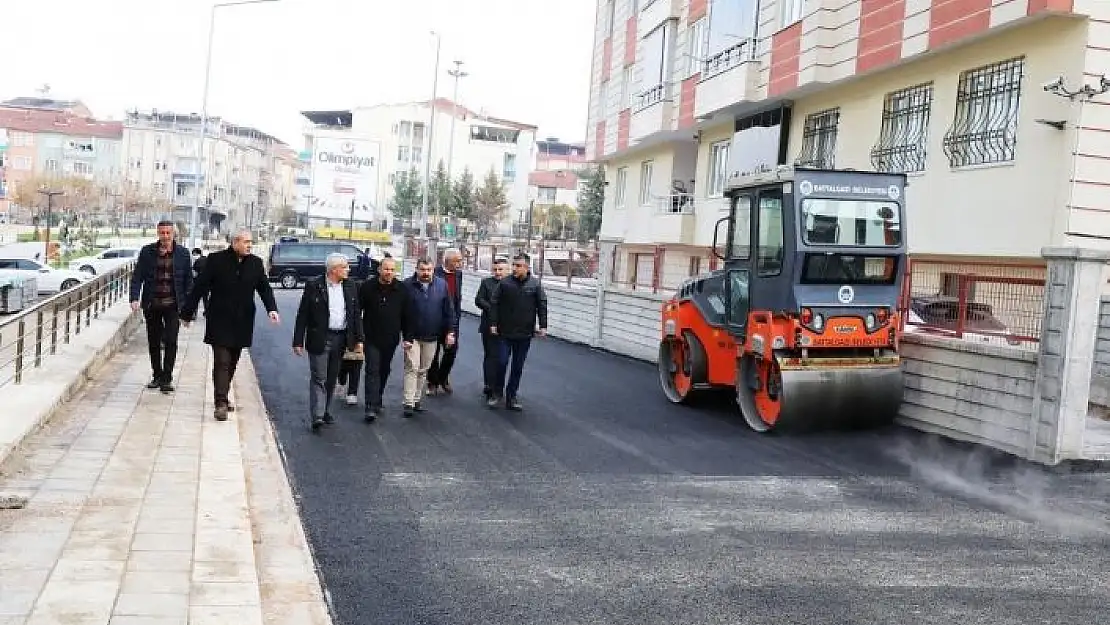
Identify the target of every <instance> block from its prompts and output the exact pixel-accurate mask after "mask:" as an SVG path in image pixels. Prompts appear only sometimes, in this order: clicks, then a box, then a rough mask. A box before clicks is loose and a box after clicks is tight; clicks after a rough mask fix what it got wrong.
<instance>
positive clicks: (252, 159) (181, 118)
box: [120, 110, 296, 235]
mask: <svg viewBox="0 0 1110 625" xmlns="http://www.w3.org/2000/svg"><path fill="white" fill-rule="evenodd" d="M201 121H202V119H201V116H200V115H197V114H194V113H190V114H181V113H174V112H165V111H157V110H152V111H150V112H140V111H137V110H133V111H129V112H128V113H127V118H126V121H125V122H124V131H123V134H124V138H123V147H122V154H121V163H122V167H121V177H120V182H121V183H122V187H123V189H124V190H123V193H124V194H131V195H134V196H138V197H140V198H143V200H142V201H148V202H151V203H153V204H155V205H165V206H166V207H169V208H168V211H167V214H164V215H159V217H171V218H173V219H174V220H176V221H179V222H184V223H189V220H190V218H191V212H192V207H193V205H194V202H196V201H197V197H198V195H197V193H198V191H199V199H200V202H199V203H200V207H199V211H198V217H197V222H198V226H199V227H200V228H202V229H203V230H204V232H205V233H206V234H208V235H212V234H214V233H216V232H227V231H229V230H231V229H234V228H239V227H256V226H258V225H259V224H261V223H263V222H266V221H269V220H270V219H271V218H272V216H273V214H274V213H276V211H277V210H279V209H280V208H281V207H283V206H285V205H287V204H292V203H293V201H294V195H295V189H294V184H295V176H294V174H293V173H292V169H293V168H295V167H296V159H295V155H293V154H292V153H291V150H290V149H289V147H288V146H287V145H286V144H285V143H283V142H282V141H280V140H279V139H277V138H275V137H273V136H271V135H269V134H267V133H265V132H262V131H260V130H257V129H255V128H251V127H249V126H241V125H238V124H233V123H230V122H228V121H226V120H223V119H220V118H219V117H209V118H208V120H207V121H208V126H207V133H206V136H205V140H204V148H203V149H204V171H203V172H202V171H201V158H200V155H201V153H200V149H201V148H200V132H201ZM198 185H199V188H198Z"/></svg>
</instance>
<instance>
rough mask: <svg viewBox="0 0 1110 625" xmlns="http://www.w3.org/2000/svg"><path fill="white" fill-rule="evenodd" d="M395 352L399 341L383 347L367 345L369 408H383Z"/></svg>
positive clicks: (367, 406) (367, 403)
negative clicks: (386, 384) (383, 398)
mask: <svg viewBox="0 0 1110 625" xmlns="http://www.w3.org/2000/svg"><path fill="white" fill-rule="evenodd" d="M395 353H397V343H393V344H392V345H385V346H382V347H379V346H377V345H369V344H367V345H366V397H365V399H364V401H365V402H366V409H367V410H371V409H375V410H381V408H382V403H383V401H382V396H383V395H384V394H385V383H386V382H387V381H388V380H389V371H390V369H391V368H392V365H393V355H394V354H395ZM351 379H352V380H357V379H358V378H357V377H352V378H351ZM352 384H358V382H352ZM348 388H350V387H348ZM347 392H348V393H349V392H350V391H347Z"/></svg>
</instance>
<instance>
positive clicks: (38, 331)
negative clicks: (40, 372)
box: [35, 308, 42, 369]
mask: <svg viewBox="0 0 1110 625" xmlns="http://www.w3.org/2000/svg"><path fill="white" fill-rule="evenodd" d="M41 366H42V309H41V308H40V309H39V311H38V313H37V314H36V315H35V368H36V369H38V368H39V367H41Z"/></svg>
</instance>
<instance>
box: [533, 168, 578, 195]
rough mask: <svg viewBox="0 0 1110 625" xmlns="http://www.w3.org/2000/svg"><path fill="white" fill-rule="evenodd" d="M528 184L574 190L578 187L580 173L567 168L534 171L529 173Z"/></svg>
mask: <svg viewBox="0 0 1110 625" xmlns="http://www.w3.org/2000/svg"><path fill="white" fill-rule="evenodd" d="M528 186H532V187H555V188H556V189H567V190H570V191H573V190H575V189H577V188H578V174H576V173H574V172H573V171H570V170H566V169H560V170H555V171H534V172H532V173H530V174H528Z"/></svg>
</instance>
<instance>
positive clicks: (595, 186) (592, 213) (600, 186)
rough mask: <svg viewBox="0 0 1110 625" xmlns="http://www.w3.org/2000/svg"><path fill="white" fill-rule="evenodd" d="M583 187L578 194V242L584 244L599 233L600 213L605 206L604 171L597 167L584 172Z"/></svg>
mask: <svg viewBox="0 0 1110 625" xmlns="http://www.w3.org/2000/svg"><path fill="white" fill-rule="evenodd" d="M583 177H584V178H585V182H586V184H585V186H584V188H583V189H582V191H581V192H579V194H578V240H579V242H582V243H585V242H586V241H589V240H591V239H596V238H597V235H598V233H599V232H601V211H602V207H603V206H604V205H605V170H603V169H602V168H601V166H600V165H598V166H597V167H596V168H594V169H592V170H590V171H588V172H586V173H585V174H584V176H583Z"/></svg>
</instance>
